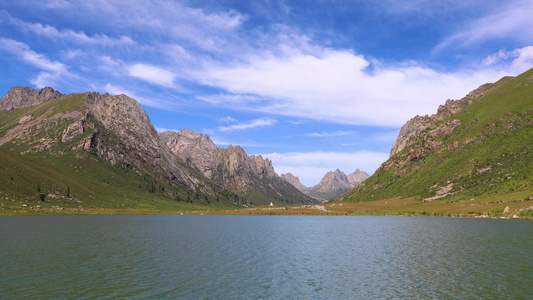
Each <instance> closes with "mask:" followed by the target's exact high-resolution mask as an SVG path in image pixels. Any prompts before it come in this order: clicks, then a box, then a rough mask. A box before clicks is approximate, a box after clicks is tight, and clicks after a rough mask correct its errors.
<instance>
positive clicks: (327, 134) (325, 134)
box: [305, 131, 355, 137]
mask: <svg viewBox="0 0 533 300" xmlns="http://www.w3.org/2000/svg"><path fill="white" fill-rule="evenodd" d="M354 134H355V132H354V131H335V132H313V133H308V134H306V135H305V136H309V137H338V136H347V135H354Z"/></svg>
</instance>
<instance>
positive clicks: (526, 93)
mask: <svg viewBox="0 0 533 300" xmlns="http://www.w3.org/2000/svg"><path fill="white" fill-rule="evenodd" d="M532 170H533V69H532V70H529V71H527V72H525V73H523V74H521V75H519V76H517V77H504V78H502V79H501V80H499V81H498V82H496V83H491V84H484V85H482V86H480V87H479V88H478V89H476V90H474V91H472V92H470V93H469V94H468V95H467V96H466V97H464V98H463V99H460V100H447V101H446V103H445V104H444V105H441V106H440V107H439V108H438V110H437V113H436V114H434V115H431V116H427V115H426V116H416V117H414V118H412V119H411V120H409V121H408V122H407V123H406V124H405V125H404V126H403V127H402V129H401V131H400V134H399V136H398V139H397V140H396V142H395V143H394V145H393V146H392V149H391V153H390V158H389V159H388V160H387V161H386V162H384V163H383V164H382V165H381V167H380V168H379V169H378V170H377V171H376V172H375V173H374V175H373V176H372V177H370V178H368V179H367V180H366V181H365V182H364V183H362V184H360V185H358V186H356V187H355V188H353V189H352V190H350V191H349V192H348V193H347V194H346V195H345V196H343V197H342V198H341V199H340V200H341V201H345V202H361V201H373V200H380V199H392V198H414V199H417V200H419V201H443V202H446V201H447V202H450V201H451V202H457V201H469V200H471V199H476V198H488V197H496V196H502V197H503V196H505V197H503V198H502V197H500V198H499V199H510V200H505V201H522V200H524V199H529V198H530V197H533V172H532ZM500 201H503V200H500Z"/></svg>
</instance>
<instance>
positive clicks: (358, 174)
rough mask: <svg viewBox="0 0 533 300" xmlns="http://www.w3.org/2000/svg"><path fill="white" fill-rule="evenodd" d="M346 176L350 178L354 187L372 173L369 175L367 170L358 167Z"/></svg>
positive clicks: (349, 180)
mask: <svg viewBox="0 0 533 300" xmlns="http://www.w3.org/2000/svg"><path fill="white" fill-rule="evenodd" d="M346 177H347V178H348V182H350V184H351V185H352V187H354V186H356V185H358V184H360V183H361V182H363V181H365V180H366V179H367V178H368V177H370V175H368V173H367V172H365V171H361V170H359V169H356V170H355V171H354V172H353V173H352V174H350V175H347V176H346Z"/></svg>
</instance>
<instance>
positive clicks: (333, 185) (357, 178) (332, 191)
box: [281, 169, 370, 201]
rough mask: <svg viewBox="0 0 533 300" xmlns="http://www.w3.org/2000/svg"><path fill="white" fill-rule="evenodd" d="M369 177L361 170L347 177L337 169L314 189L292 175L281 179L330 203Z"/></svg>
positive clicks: (327, 174)
mask: <svg viewBox="0 0 533 300" xmlns="http://www.w3.org/2000/svg"><path fill="white" fill-rule="evenodd" d="M368 177H370V176H369V175H368V174H367V173H366V172H364V171H361V170H359V169H357V170H355V172H353V173H352V174H350V175H346V174H344V172H342V171H341V170H339V169H337V170H335V171H330V172H328V173H326V175H324V177H323V178H322V180H321V181H320V183H319V184H317V185H315V186H312V187H306V186H304V185H303V184H302V183H301V182H300V178H298V177H296V176H294V175H292V174H291V173H287V174H282V175H281V178H283V179H285V180H286V181H288V182H290V183H291V184H292V185H294V186H295V187H296V188H298V189H299V190H300V191H302V192H304V193H305V194H306V195H309V196H311V197H313V198H316V199H319V200H322V201H330V200H334V199H337V198H339V197H341V196H343V195H344V194H346V192H348V191H349V190H350V189H351V188H353V187H355V186H357V185H358V184H360V183H361V182H363V181H365V179H367V178H368Z"/></svg>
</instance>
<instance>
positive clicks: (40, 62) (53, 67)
mask: <svg viewBox="0 0 533 300" xmlns="http://www.w3.org/2000/svg"><path fill="white" fill-rule="evenodd" d="M0 49H4V50H5V51H8V52H11V53H12V54H14V55H16V56H18V57H19V58H20V59H22V60H23V61H25V62H27V63H29V64H30V65H32V66H34V67H36V68H39V69H41V70H43V71H42V72H39V74H38V75H37V76H36V77H34V78H32V79H31V80H30V82H31V83H32V84H33V85H35V86H36V87H37V88H43V87H45V86H55V83H56V82H58V81H62V80H64V78H65V77H72V76H73V75H72V74H71V73H69V71H68V69H67V65H65V64H63V63H61V62H58V61H52V60H50V59H48V58H47V57H46V56H45V55H43V54H40V53H37V52H35V51H33V50H31V49H30V47H29V46H28V45H26V44H24V43H21V42H18V41H15V40H11V39H4V38H0Z"/></svg>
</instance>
